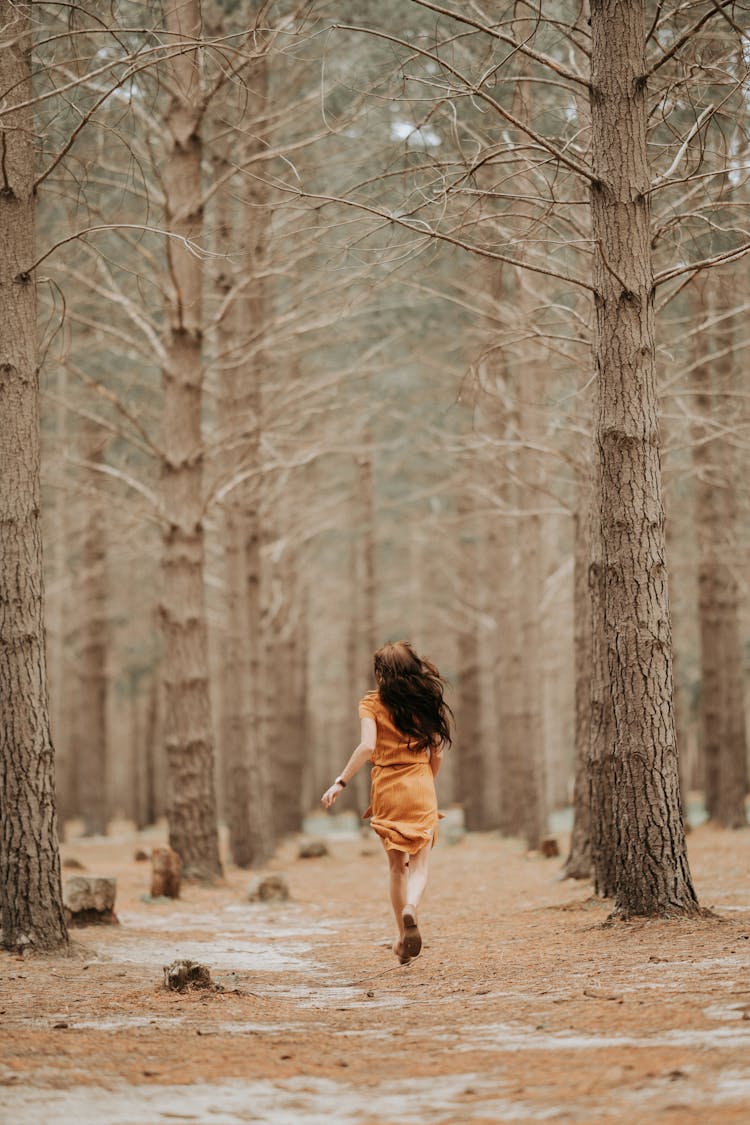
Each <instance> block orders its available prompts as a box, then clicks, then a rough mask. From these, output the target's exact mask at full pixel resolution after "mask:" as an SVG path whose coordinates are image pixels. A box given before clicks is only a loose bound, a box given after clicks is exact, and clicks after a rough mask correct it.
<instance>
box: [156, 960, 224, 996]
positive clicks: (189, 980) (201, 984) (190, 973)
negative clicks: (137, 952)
mask: <svg viewBox="0 0 750 1125" xmlns="http://www.w3.org/2000/svg"><path fill="white" fill-rule="evenodd" d="M164 987H165V988H166V989H168V990H169V991H170V992H186V991H187V990H188V988H208V989H211V991H213V992H222V991H223V989H222V987H221V985H220V984H215V983H214V982H213V981H212V980H211V973H210V971H209V968H208V966H207V965H201V964H200V963H199V962H198V961H173V962H172V964H171V965H165V966H164Z"/></svg>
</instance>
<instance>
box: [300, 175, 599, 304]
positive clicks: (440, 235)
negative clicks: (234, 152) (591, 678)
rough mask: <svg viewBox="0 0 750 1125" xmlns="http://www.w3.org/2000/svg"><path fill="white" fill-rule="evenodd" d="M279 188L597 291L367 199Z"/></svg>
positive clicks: (565, 275) (575, 280)
mask: <svg viewBox="0 0 750 1125" xmlns="http://www.w3.org/2000/svg"><path fill="white" fill-rule="evenodd" d="M280 190H282V191H287V192H288V193H289V194H290V195H296V196H297V197H298V198H299V199H311V200H314V201H316V202H318V203H340V204H342V205H343V206H345V207H354V208H355V209H356V210H358V211H365V212H366V213H367V214H369V215H375V216H377V217H378V218H380V219H385V220H386V221H387V222H389V223H395V224H396V226H399V227H403V229H404V230H408V231H411V232H412V234H418V235H421V236H422V237H423V238H429V239H437V240H438V241H440V242H447V243H449V245H451V246H457V247H458V248H459V249H461V250H468V251H469V253H471V254H478V255H479V256H480V257H483V258H491V259H492V260H493V261H496V262H506V263H507V264H508V265H510V266H518V267H519V268H521V269H526V270H531V272H532V273H542V274H545V275H546V276H547V277H556V278H557V279H558V280H559V281H565V282H567V283H568V284H569V285H578V286H579V287H580V288H581V289H586V290H588V291H589V292H590V293H595V292H596V290H595V288H594V286H593V285H590V284H589V283H588V282H587V281H583V280H582V279H581V278H580V277H572V276H571V275H570V274H565V273H559V272H558V271H557V270H550V269H545V268H544V267H543V266H532V265H530V264H529V263H528V262H527V261H521V260H520V259H518V258H511V257H510V255H509V254H498V253H497V252H496V251H494V250H488V249H485V248H484V247H482V246H474V245H472V243H470V242H464V241H463V240H462V239H460V238H454V237H453V235H450V234H445V233H444V232H442V231H437V230H435V229H434V228H432V227H430V226H428V225H427V224H426V223H425V225H424V226H423V227H419V226H417V225H416V224H414V223H408V222H406V221H405V220H404V219H402V218H400V217H399V216H398V215H393V214H390V213H389V212H388V211H381V210H380V208H378V207H371V206H368V204H366V203H360V202H358V201H357V200H354V199H345V198H342V197H341V196H336V195H317V194H316V195H314V194H312V193H311V192H306V191H302V190H301V189H299V188H294V187H285V186H284V185H280ZM425 228H426V229H425Z"/></svg>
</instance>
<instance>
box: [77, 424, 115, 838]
mask: <svg viewBox="0 0 750 1125" xmlns="http://www.w3.org/2000/svg"><path fill="white" fill-rule="evenodd" d="M102 440H103V437H102V431H101V430H100V429H99V427H98V426H97V425H96V423H94V422H91V421H90V420H89V419H88V418H82V419H81V434H80V447H81V455H82V457H83V459H84V460H85V461H88V462H91V463H92V464H96V463H98V462H101V460H102ZM87 475H88V477H89V480H88V482H87V484H88V489H87V494H86V500H85V503H86V512H85V517H84V527H83V544H82V547H81V560H82V573H81V583H80V590H79V608H80V614H81V620H80V625H79V629H78V645H77V650H78V691H77V711H78V714H77V717H76V722H75V727H76V731H77V739H76V748H75V755H76V762H75V772H76V781H77V786H76V788H77V797H78V814H79V816H81V817H83V831H84V835H86V836H93V835H97V836H100V835H104V834H105V833H106V831H107V821H108V808H107V543H106V522H105V520H106V517H105V512H104V506H103V504H102V501H101V497H100V495H99V493H98V491H97V489H98V485H99V474H98V473H97V472H96V471H95V470H92V471H90V472H89V473H88V474H87ZM91 478H94V479H91Z"/></svg>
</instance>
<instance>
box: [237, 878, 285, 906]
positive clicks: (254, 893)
mask: <svg viewBox="0 0 750 1125" xmlns="http://www.w3.org/2000/svg"><path fill="white" fill-rule="evenodd" d="M288 898H289V884H288V883H287V881H286V879H285V878H284V876H283V875H260V876H258V878H257V879H254V880H253V881H252V883H251V884H250V886H249V887H248V888H247V900H248V902H286V900H287V899H288Z"/></svg>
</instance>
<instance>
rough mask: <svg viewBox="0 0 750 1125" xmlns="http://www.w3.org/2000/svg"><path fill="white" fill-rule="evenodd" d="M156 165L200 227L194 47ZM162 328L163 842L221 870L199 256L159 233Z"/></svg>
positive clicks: (184, 4) (178, 206)
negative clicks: (165, 294)
mask: <svg viewBox="0 0 750 1125" xmlns="http://www.w3.org/2000/svg"><path fill="white" fill-rule="evenodd" d="M164 19H165V25H166V28H167V30H168V31H169V32H170V33H171V34H173V35H175V36H178V37H185V38H189V39H192V38H195V39H197V38H198V37H199V36H200V28H201V22H200V4H199V3H198V0H169V2H167V3H165V4H164ZM167 67H168V75H169V81H170V89H171V98H170V103H169V108H168V110H167V113H166V117H165V122H164V125H165V131H166V135H167V141H168V150H167V153H166V156H165V161H164V169H163V183H164V192H165V207H166V216H167V224H168V227H169V230H170V231H171V232H173V233H174V234H175V235H178V236H181V237H182V238H185V239H193V240H198V241H200V236H201V224H202V216H201V156H202V144H201V136H200V126H201V114H202V104H201V78H200V58H199V52H198V51H197V50H196V51H192V50H186V51H184V53H182V54H180V55H178V56H176V57H175V58H173V59H172V60H171V61H170V62H169V63H168V64H167ZM167 256H168V262H169V272H170V282H171V285H170V291H169V310H168V311H169V333H168V339H167V361H166V364H165V367H164V371H163V383H164V452H165V457H164V463H163V495H164V509H165V512H166V518H167V520H168V527H167V530H166V532H165V535H164V551H163V589H162V602H161V619H162V630H163V658H162V675H163V678H164V739H165V744H166V749H167V760H168V768H169V800H168V805H169V808H168V814H167V815H168V821H169V843H170V846H171V847H173V848H174V850H175V851H176V852H177V853H178V855H179V856H180V859H181V860H182V864H183V873H184V875H185V876H186V877H188V878H189V877H195V878H201V879H212V878H214V877H216V876H218V875H220V874H221V864H220V861H219V840H218V832H217V823H216V797H215V783H214V752H213V733H212V726H211V703H210V696H209V666H208V638H207V629H206V608H205V599H204V585H203V569H204V531H203V448H202V434H201V396H202V388H203V365H202V355H201V346H202V305H201V286H202V266H201V261H200V259H199V257H198V256H197V255H196V254H194V253H191V251H190V249H189V248H188V247H187V246H186V245H185V244H184V243H183V242H181V241H179V240H178V239H177V238H170V239H168V242H167Z"/></svg>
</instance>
